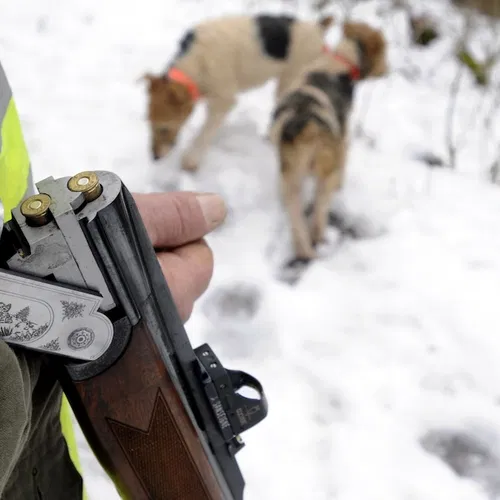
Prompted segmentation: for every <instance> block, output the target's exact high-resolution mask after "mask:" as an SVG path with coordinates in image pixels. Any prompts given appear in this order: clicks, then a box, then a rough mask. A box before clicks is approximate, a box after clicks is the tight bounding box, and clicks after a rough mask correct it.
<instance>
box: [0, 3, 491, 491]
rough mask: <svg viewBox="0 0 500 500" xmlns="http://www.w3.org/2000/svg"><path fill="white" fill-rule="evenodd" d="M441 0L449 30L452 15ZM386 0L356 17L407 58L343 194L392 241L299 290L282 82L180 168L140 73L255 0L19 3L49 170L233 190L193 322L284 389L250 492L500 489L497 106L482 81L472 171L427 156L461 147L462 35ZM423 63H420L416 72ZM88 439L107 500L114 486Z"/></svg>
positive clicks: (469, 135)
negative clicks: (438, 165) (291, 282)
mask: <svg viewBox="0 0 500 500" xmlns="http://www.w3.org/2000/svg"><path fill="white" fill-rule="evenodd" d="M263 3H264V2H261V4H263ZM428 4H429V8H430V7H432V9H433V10H434V11H435V12H437V13H439V15H442V16H443V18H444V16H446V19H447V20H448V21H449V23H450V28H449V29H450V37H451V36H452V34H453V30H454V29H455V28H454V24H453V22H454V21H453V16H450V15H449V11H447V10H446V7H445V6H443V4H442V3H441V2H428ZM373 5H375V6H380V4H378V3H376V4H373ZM373 5H372V4H369V5H368V6H367V7H366V8H360V9H359V12H357V15H358V17H359V18H363V19H369V20H372V19H375V21H376V22H377V23H378V24H379V25H381V26H383V28H384V30H385V31H386V33H387V34H388V36H389V38H390V40H391V43H392V45H391V64H392V67H393V68H394V71H393V73H392V74H391V75H390V76H389V77H388V78H386V79H384V80H383V81H380V82H378V83H370V84H365V85H363V86H362V87H360V88H359V92H358V99H357V111H356V117H355V118H356V119H355V123H356V124H360V123H361V124H362V131H363V133H362V134H357V136H356V139H355V140H354V141H353V146H352V149H351V153H350V157H349V166H348V179H347V184H346V186H345V190H344V193H343V194H342V197H341V198H340V199H339V200H338V201H340V202H342V203H343V204H344V207H345V208H346V210H348V213H349V214H350V215H351V216H352V217H356V218H358V219H361V220H363V221H364V222H368V223H370V227H371V228H375V229H379V230H382V233H383V234H382V235H381V236H379V237H377V238H372V239H366V240H357V241H352V242H348V243H346V244H345V245H343V246H341V247H339V249H338V251H337V252H336V253H335V255H333V256H331V257H330V258H328V259H325V260H323V261H321V262H317V263H316V264H315V265H314V266H313V267H312V268H311V269H310V271H309V272H308V274H307V275H306V276H305V277H304V279H303V281H302V282H301V283H300V284H299V285H298V286H297V287H295V288H290V287H288V286H286V285H284V284H281V283H279V282H277V281H276V280H275V279H274V278H273V267H272V265H271V263H272V262H274V261H275V260H276V255H279V254H280V252H282V251H283V245H284V244H285V243H286V241H287V237H288V236H287V230H286V227H285V225H284V217H283V213H282V211H281V209H280V205H279V203H278V198H277V193H278V191H277V173H278V172H277V163H276V158H275V154H274V152H273V150H272V149H271V147H270V146H269V145H268V144H267V143H265V142H264V141H263V139H262V137H261V135H262V133H263V131H264V130H265V125H266V122H267V117H268V115H269V112H270V110H271V105H272V103H271V95H272V84H269V85H267V86H265V87H264V88H262V89H258V90H255V91H253V92H250V93H248V94H246V95H245V96H242V97H241V99H240V102H239V104H238V107H237V109H236V110H235V111H234V112H233V113H232V114H231V116H230V117H229V119H228V121H227V123H226V124H225V126H224V128H223V129H222V130H221V131H220V134H219V136H218V138H217V140H216V143H215V144H214V145H213V147H212V149H211V150H210V153H209V155H208V157H207V158H206V161H205V162H204V164H203V166H202V169H201V171H200V172H199V174H198V175H197V176H196V177H194V178H192V177H189V176H187V175H182V176H179V174H178V163H177V160H178V158H179V154H178V153H175V154H173V155H172V157H170V158H169V159H168V160H167V161H165V162H163V163H162V164H152V163H151V162H150V160H149V155H148V149H147V129H146V124H145V122H144V114H145V95H144V88H143V87H142V85H141V84H139V83H136V79H137V78H138V77H139V76H140V75H141V74H142V73H144V72H145V71H147V70H158V69H160V68H162V67H163V66H164V65H165V64H166V63H167V62H168V59H169V57H170V56H171V55H172V54H173V53H174V51H175V49H176V41H177V38H178V37H179V36H180V35H181V34H182V32H183V30H184V29H185V28H187V27H188V26H190V24H191V23H193V22H195V21H196V20H198V19H202V18H205V17H209V16H214V15H220V14H222V13H224V12H241V11H243V9H244V4H243V2H242V1H239V0H238V1H237V0H225V1H224V0H217V1H215V0H211V1H210V2H208V1H207V2H196V1H194V0H182V1H181V0H176V1H174V0H169V1H163V2H160V1H159V0H142V1H141V2H128V3H127V2H118V1H117V0H107V1H106V2H102V1H98V0H86V1H77V0H71V1H67V2H57V3H56V1H55V0H36V1H35V0H17V1H16V2H8V3H6V5H4V6H2V8H1V16H0V55H1V59H2V63H3V65H4V67H5V69H6V71H7V73H8V75H9V78H10V81H11V84H12V86H13V88H14V91H15V95H16V98H17V103H18V107H19V110H20V114H21V118H22V121H23V124H24V130H25V135H26V139H27V142H28V145H29V148H30V151H31V156H32V161H33V166H34V169H35V177H36V179H40V178H43V177H44V176H48V175H52V176H54V177H58V176H62V175H71V174H74V173H76V172H78V171H80V170H86V169H105V170H112V171H114V172H116V173H118V174H119V175H120V176H121V177H122V179H123V180H124V182H125V183H126V184H127V185H128V186H129V187H131V188H132V189H134V190H137V191H139V190H140V191H150V190H158V189H161V188H162V186H165V185H168V184H169V183H172V182H174V181H175V182H177V185H178V186H179V187H180V188H182V189H192V188H194V189H199V190H205V191H217V192H219V193H222V194H223V195H224V196H225V198H226V199H227V202H228V204H229V206H230V208H231V213H230V217H229V218H228V221H227V224H226V226H225V227H223V228H222V229H221V230H220V231H218V232H217V233H216V234H214V235H212V236H211V237H210V243H211V245H212V247H213V249H214V252H215V258H216V272H215V275H214V278H213V282H212V285H211V287H210V289H209V291H208V292H207V294H206V295H205V297H204V299H203V300H201V301H200V303H199V304H198V306H197V308H196V310H195V313H194V315H193V317H192V319H191V320H190V321H189V322H188V324H187V329H188V332H189V334H190V336H191V338H192V341H193V344H194V345H198V344H200V343H201V342H205V341H207V342H209V343H210V344H211V345H212V347H213V348H214V349H215V351H216V352H217V353H218V355H219V356H220V358H221V359H222V360H223V362H224V363H225V365H226V366H228V367H237V368H241V369H244V370H247V371H248V372H250V373H252V374H254V375H255V376H257V377H258V378H259V379H260V380H261V381H262V382H263V384H264V386H265V388H266V390H267V395H268V399H269V402H270V413H269V416H268V418H267V420H266V421H265V423H262V424H260V425H259V426H258V427H256V428H254V429H252V430H251V431H249V432H248V433H247V434H246V435H244V439H245V441H246V443H247V447H246V448H245V449H244V450H243V451H242V452H241V453H240V454H239V462H240V465H241V467H242V470H243V473H244V475H245V478H246V480H247V490H246V497H245V498H246V499H248V500H271V499H273V500H274V499H280V500H281V499H292V500H330V499H338V500H361V499H362V500H492V499H495V498H500V479H499V477H500V474H499V471H500V365H499V364H498V359H499V357H500V337H499V336H498V334H499V325H500V321H499V317H498V313H497V309H496V308H497V307H498V297H500V233H499V231H498V227H499V226H500V190H499V187H498V186H493V185H491V184H489V183H488V181H487V165H489V162H490V158H489V157H488V155H490V156H491V155H492V154H494V150H495V148H496V146H495V143H494V142H493V143H490V144H486V142H487V138H486V139H485V136H484V134H483V133H482V132H481V128H480V127H479V125H477V123H479V120H480V119H482V117H483V116H484V115H485V113H487V111H488V106H487V105H486V106H485V105H484V100H482V97H481V95H480V94H479V93H478V91H477V90H474V89H473V84H472V80H471V79H470V78H468V77H467V75H466V76H465V77H464V79H463V81H462V87H461V88H462V94H461V96H462V97H461V98H460V99H459V102H458V114H457V118H458V119H457V125H456V129H457V132H456V133H457V134H458V135H459V136H460V137H461V138H462V139H461V140H462V146H463V147H462V148H461V149H460V151H459V154H458V160H457V171H455V172H451V171H449V170H446V169H434V170H432V171H431V170H429V169H428V167H427V166H426V165H425V164H424V163H422V162H420V161H417V160H416V159H415V155H416V154H421V153H425V152H433V153H435V154H438V155H441V156H443V157H444V158H445V159H446V156H445V153H446V149H445V139H444V137H445V123H446V113H447V102H448V89H449V86H450V83H451V81H452V79H453V72H454V71H455V70H456V67H455V66H454V64H453V63H452V62H451V61H450V60H449V58H448V59H447V58H446V57H445V56H446V54H447V51H448V50H449V39H445V40H444V41H441V42H439V43H438V44H436V45H435V46H434V47H433V48H431V49H429V50H422V51H417V50H408V49H407V48H406V41H405V36H406V28H405V25H404V23H403V18H402V16H401V15H399V16H398V15H394V16H393V17H391V18H389V17H385V18H379V17H377V13H376V9H375V8H374V7H373ZM331 36H332V37H334V33H333V34H332V35H331ZM443 57H444V59H443ZM405 67H406V68H407V69H408V67H414V68H418V70H419V72H420V73H421V74H420V77H417V78H416V79H413V80H408V79H407V78H405V77H403V76H402V73H401V71H400V70H401V69H404V68H405ZM481 103H483V104H482V106H483V108H481V109H482V112H480V111H479V108H480V104H481ZM481 113H482V114H481ZM202 116H203V110H202V109H199V110H198V111H197V112H196V114H195V116H194V117H193V119H192V120H191V121H190V123H189V126H188V127H187V128H186V130H185V131H184V133H183V137H182V141H181V145H180V146H181V147H184V146H185V145H186V143H187V142H186V141H187V140H189V139H190V138H191V137H192V135H193V131H194V130H195V128H196V127H197V126H199V124H200V120H201V117H202ZM476 125H477V126H476ZM486 146H488V147H486ZM334 236H335V235H334V234H332V235H331V237H334ZM228 297H229V298H230V300H229V299H228ZM228 302H229V303H230V306H228V305H227V304H228ZM81 446H82V456H83V460H84V468H85V475H86V477H85V479H86V482H87V487H88V490H89V493H90V494H91V497H92V498H93V499H96V500H100V499H104V500H108V499H109V500H113V499H115V498H118V497H117V495H116V493H114V490H113V488H112V486H111V484H110V482H109V481H108V479H107V478H105V477H104V475H103V474H102V472H101V470H100V468H99V466H98V465H97V464H96V462H95V460H94V459H93V457H92V455H91V454H90V453H89V452H88V450H87V449H86V445H85V443H84V441H83V440H82V441H81Z"/></svg>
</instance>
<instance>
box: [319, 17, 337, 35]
mask: <svg viewBox="0 0 500 500" xmlns="http://www.w3.org/2000/svg"><path fill="white" fill-rule="evenodd" d="M334 22H335V17H334V16H325V17H322V18H321V19H320V20H319V21H318V24H319V27H320V28H321V30H322V31H323V32H325V31H326V30H327V29H328V28H329V27H330V26H331V25H332V24H333V23H334Z"/></svg>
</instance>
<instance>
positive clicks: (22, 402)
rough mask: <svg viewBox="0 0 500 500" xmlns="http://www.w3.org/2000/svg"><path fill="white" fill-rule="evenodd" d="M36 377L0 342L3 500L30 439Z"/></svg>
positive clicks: (0, 485)
mask: <svg viewBox="0 0 500 500" xmlns="http://www.w3.org/2000/svg"><path fill="white" fill-rule="evenodd" d="M35 376H36V375H35V374H34V373H33V372H32V371H31V370H30V369H29V367H28V364H27V363H26V360H25V359H24V358H23V357H17V356H16V355H15V354H14V351H13V350H12V349H11V348H10V347H9V346H8V345H7V344H6V343H5V342H3V341H0V497H2V494H3V491H4V489H5V486H6V484H7V481H8V479H9V477H10V475H11V473H12V471H13V469H14V466H15V465H16V462H17V460H18V459H19V457H20V454H21V452H22V449H23V446H24V443H25V442H26V440H27V438H28V433H29V416H30V414H31V387H32V383H33V378H34V377H35Z"/></svg>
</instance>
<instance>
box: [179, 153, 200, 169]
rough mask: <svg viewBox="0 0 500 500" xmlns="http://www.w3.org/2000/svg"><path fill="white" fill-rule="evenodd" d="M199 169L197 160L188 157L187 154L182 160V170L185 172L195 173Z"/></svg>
mask: <svg viewBox="0 0 500 500" xmlns="http://www.w3.org/2000/svg"><path fill="white" fill-rule="evenodd" d="M198 167H199V162H198V159H197V158H194V157H193V156H190V155H189V154H188V155H186V156H184V157H183V158H182V170H184V171H186V172H196V171H197V170H198Z"/></svg>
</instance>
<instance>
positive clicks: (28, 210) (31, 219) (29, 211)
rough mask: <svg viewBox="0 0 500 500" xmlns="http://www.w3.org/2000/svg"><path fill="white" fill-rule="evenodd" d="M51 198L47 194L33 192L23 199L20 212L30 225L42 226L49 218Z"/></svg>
mask: <svg viewBox="0 0 500 500" xmlns="http://www.w3.org/2000/svg"><path fill="white" fill-rule="evenodd" d="M51 201H52V199H51V197H50V196H49V195H48V194H43V193H41V194H35V195H33V196H30V197H29V198H27V199H26V200H24V201H23V203H22V205H21V213H22V214H23V215H24V216H25V217H26V222H27V223H28V224H29V225H31V226H44V225H45V224H47V222H49V220H50V213H49V207H50V203H51Z"/></svg>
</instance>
